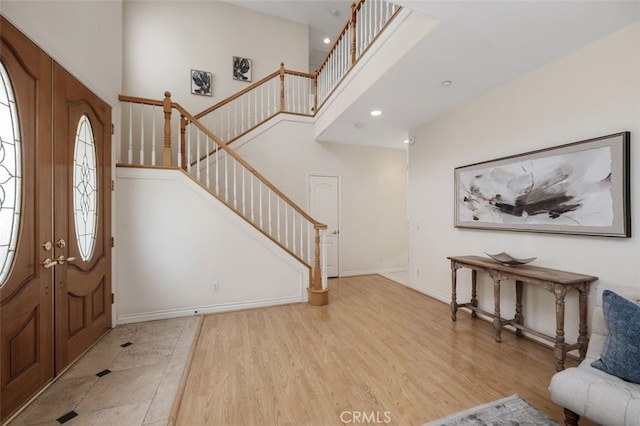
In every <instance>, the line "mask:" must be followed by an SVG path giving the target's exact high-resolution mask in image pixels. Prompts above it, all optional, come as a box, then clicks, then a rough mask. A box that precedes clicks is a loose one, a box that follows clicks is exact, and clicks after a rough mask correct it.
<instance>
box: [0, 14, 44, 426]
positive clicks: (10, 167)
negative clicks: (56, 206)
mask: <svg viewBox="0 0 640 426" xmlns="http://www.w3.org/2000/svg"><path fill="white" fill-rule="evenodd" d="M0 29H1V32H0V34H1V36H2V37H1V39H2V44H1V45H0V60H1V61H2V66H3V68H4V70H5V71H6V75H4V76H3V77H4V78H6V79H7V81H8V85H10V86H11V91H12V92H13V96H14V98H15V103H11V102H9V103H8V104H5V103H4V101H3V102H2V105H1V106H2V108H3V111H2V113H3V114H4V113H6V112H7V110H10V109H11V107H12V106H13V107H14V108H15V110H17V120H12V121H13V123H12V124H13V125H11V126H9V125H8V122H7V121H5V120H3V121H2V130H1V131H0V132H1V134H0V137H1V142H0V144H1V145H0V173H1V175H2V178H0V198H1V200H0V201H1V202H0V220H2V224H1V228H0V229H1V231H0V234H2V236H6V234H5V233H6V232H10V230H13V229H15V230H16V231H17V232H18V233H17V235H16V237H17V245H16V246H15V250H14V251H11V248H12V246H13V244H11V241H10V239H8V238H2V241H0V246H1V247H0V248H1V249H2V251H0V258H1V259H0V260H7V259H8V256H9V254H10V253H12V254H13V255H12V261H10V262H11V265H9V264H7V263H5V262H4V261H3V262H2V264H3V265H4V266H5V269H4V274H3V275H4V279H0V285H2V286H1V287H0V421H2V420H4V419H6V418H7V416H8V415H10V414H11V413H12V412H13V411H14V410H15V409H16V408H17V407H19V406H20V405H21V404H23V403H24V402H25V401H26V400H27V399H29V397H31V396H32V395H33V394H34V393H35V392H36V391H37V390H38V389H40V388H41V387H42V386H44V385H45V384H46V383H47V382H48V381H49V380H51V379H52V378H53V374H54V372H53V334H52V333H53V271H54V270H53V268H45V267H44V266H43V261H44V260H45V259H46V258H51V257H52V255H53V254H52V252H51V250H47V249H46V248H45V247H48V245H45V243H46V242H49V243H51V241H52V240H53V222H52V214H51V212H52V211H53V198H52V195H51V179H52V161H51V152H52V137H51V95H52V90H51V89H52V86H51V84H52V75H51V72H52V71H51V59H50V58H49V57H48V56H47V55H45V54H44V52H42V51H41V50H40V49H38V48H37V46H35V45H34V44H33V43H31V42H30V41H29V40H28V39H27V38H26V37H24V36H23V35H22V34H21V33H20V32H18V31H17V30H16V29H15V28H14V27H13V26H11V25H9V24H8V23H7V22H6V21H5V20H4V19H3V20H1V21H0ZM4 83H7V82H4ZM3 86H4V84H3ZM3 90H4V89H3ZM6 95H7V94H6V93H5V96H6ZM5 116H6V114H5ZM10 127H12V128H13V129H12V131H8V130H9V128H10ZM14 132H15V136H14V135H13V134H10V133H14ZM16 139H17V140H16ZM15 156H18V157H19V158H20V160H17V161H16V159H15ZM12 160H13V161H12ZM10 201H13V202H12V203H11V202H10ZM9 215H11V216H13V218H14V220H11V218H10V217H9ZM16 227H17V228H16Z"/></svg>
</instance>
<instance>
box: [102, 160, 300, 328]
mask: <svg viewBox="0 0 640 426" xmlns="http://www.w3.org/2000/svg"><path fill="white" fill-rule="evenodd" d="M116 186H117V188H118V191H117V194H116V197H117V201H118V206H119V208H118V212H117V218H116V223H117V230H116V231H117V246H118V251H117V263H118V271H117V276H116V279H115V281H116V282H117V296H116V297H117V302H118V303H117V305H116V308H117V318H118V323H127V322H137V321H142V320H151V319H158V318H167V317H171V316H184V315H193V314H194V313H196V312H197V313H201V314H202V313H211V312H217V311H221V310H232V309H243V308H249V307H257V306H267V305H275V304H281V303H292V302H302V301H305V300H306V297H307V292H306V288H307V287H308V285H309V269H308V268H307V267H306V266H304V265H302V264H301V263H300V262H298V261H296V260H295V259H293V257H291V256H290V255H289V254H287V253H286V252H285V251H284V250H282V249H281V248H279V247H278V246H276V245H275V244H273V242H272V241H271V240H269V239H268V238H267V237H265V236H264V235H263V234H261V233H260V232H258V231H257V230H256V229H255V228H254V227H252V226H251V225H249V224H248V223H247V222H245V221H244V220H243V219H241V218H240V217H239V216H237V215H236V214H235V213H232V212H231V210H229V209H228V208H227V207H225V206H224V205H223V204H222V203H221V202H219V201H218V200H216V199H215V198H213V197H212V196H211V195H210V194H209V193H208V192H206V191H205V190H204V189H203V188H202V187H201V186H199V185H198V184H197V183H194V182H193V181H191V180H190V179H189V178H188V177H187V176H186V175H184V174H183V173H182V172H180V171H176V170H153V169H129V168H118V170H117V182H116ZM213 283H218V284H219V290H218V291H217V292H213V291H212V285H213Z"/></svg>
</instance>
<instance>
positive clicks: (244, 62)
mask: <svg viewBox="0 0 640 426" xmlns="http://www.w3.org/2000/svg"><path fill="white" fill-rule="evenodd" d="M233 79H234V80H240V81H246V82H251V59H247V58H241V57H240V56H234V57H233Z"/></svg>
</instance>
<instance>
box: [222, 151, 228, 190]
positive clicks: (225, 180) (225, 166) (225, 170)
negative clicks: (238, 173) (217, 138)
mask: <svg viewBox="0 0 640 426" xmlns="http://www.w3.org/2000/svg"><path fill="white" fill-rule="evenodd" d="M223 155H224V200H225V201H226V202H227V203H228V202H229V167H228V163H227V158H228V157H229V156H228V155H227V152H226V151H225V152H224V154H223Z"/></svg>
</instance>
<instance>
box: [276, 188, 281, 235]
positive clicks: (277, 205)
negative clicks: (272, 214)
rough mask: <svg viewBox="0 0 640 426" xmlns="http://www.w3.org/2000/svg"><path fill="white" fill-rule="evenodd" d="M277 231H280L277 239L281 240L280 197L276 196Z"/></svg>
mask: <svg viewBox="0 0 640 426" xmlns="http://www.w3.org/2000/svg"><path fill="white" fill-rule="evenodd" d="M276 221H277V222H276V231H277V232H278V237H277V240H278V242H280V198H279V197H278V198H276Z"/></svg>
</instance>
